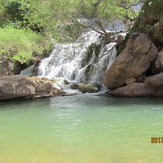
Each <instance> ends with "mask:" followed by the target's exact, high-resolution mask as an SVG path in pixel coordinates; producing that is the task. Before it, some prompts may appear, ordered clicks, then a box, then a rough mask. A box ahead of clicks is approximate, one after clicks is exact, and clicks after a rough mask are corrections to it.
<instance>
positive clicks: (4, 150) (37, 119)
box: [0, 95, 163, 163]
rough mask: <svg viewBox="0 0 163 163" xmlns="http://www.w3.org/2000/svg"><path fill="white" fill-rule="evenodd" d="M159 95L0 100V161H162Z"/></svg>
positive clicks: (162, 115) (162, 124)
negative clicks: (153, 140) (155, 138)
mask: <svg viewBox="0 0 163 163" xmlns="http://www.w3.org/2000/svg"><path fill="white" fill-rule="evenodd" d="M151 137H163V101H162V100H161V99H154V98H150V99H148V98H141V99H138V98H130V99H128V98H106V97H98V96H89V95H85V96H81V95H77V96H74V97H55V98H50V99H41V100H34V101H31V100H29V101H17V102H1V103H0V163H134V162H143V163H162V162H163V155H162V151H163V143H157V144H152V143H151Z"/></svg>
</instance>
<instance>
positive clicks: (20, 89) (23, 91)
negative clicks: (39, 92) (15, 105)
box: [0, 77, 36, 100]
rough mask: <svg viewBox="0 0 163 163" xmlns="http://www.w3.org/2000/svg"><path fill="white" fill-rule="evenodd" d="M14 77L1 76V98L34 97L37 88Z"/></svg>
mask: <svg viewBox="0 0 163 163" xmlns="http://www.w3.org/2000/svg"><path fill="white" fill-rule="evenodd" d="M13 79H14V78H13V77H12V80H11V78H10V77H9V78H7V77H5V78H0V100H7V99H14V98H32V97H33V96H34V95H35V92H36V90H35V88H34V87H33V86H32V85H28V84H24V82H23V80H22V82H21V80H20V82H18V81H16V80H13ZM27 83H28V80H27ZM29 83H30V82H29Z"/></svg>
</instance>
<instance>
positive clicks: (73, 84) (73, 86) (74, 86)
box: [70, 83, 79, 89]
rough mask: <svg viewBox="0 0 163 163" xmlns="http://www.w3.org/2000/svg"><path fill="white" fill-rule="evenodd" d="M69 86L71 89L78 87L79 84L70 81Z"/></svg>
mask: <svg viewBox="0 0 163 163" xmlns="http://www.w3.org/2000/svg"><path fill="white" fill-rule="evenodd" d="M70 88H71V89H79V85H78V84H76V83H72V84H71V85H70Z"/></svg>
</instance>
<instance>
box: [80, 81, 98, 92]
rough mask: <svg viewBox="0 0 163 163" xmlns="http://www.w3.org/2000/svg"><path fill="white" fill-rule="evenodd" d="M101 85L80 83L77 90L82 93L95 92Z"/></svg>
mask: <svg viewBox="0 0 163 163" xmlns="http://www.w3.org/2000/svg"><path fill="white" fill-rule="evenodd" d="M100 88H101V86H100V85H99V84H98V83H86V84H80V85H79V90H80V91H81V92H82V93H96V92H98V91H99V90H100Z"/></svg>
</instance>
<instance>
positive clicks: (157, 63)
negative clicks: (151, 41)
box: [154, 49, 163, 72]
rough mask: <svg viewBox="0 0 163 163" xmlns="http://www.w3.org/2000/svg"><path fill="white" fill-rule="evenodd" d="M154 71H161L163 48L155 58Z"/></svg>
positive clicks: (162, 66)
mask: <svg viewBox="0 0 163 163" xmlns="http://www.w3.org/2000/svg"><path fill="white" fill-rule="evenodd" d="M154 71H155V72H161V71H163V49H162V50H161V51H160V52H159V53H158V55H157V58H156V60H155V63H154Z"/></svg>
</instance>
